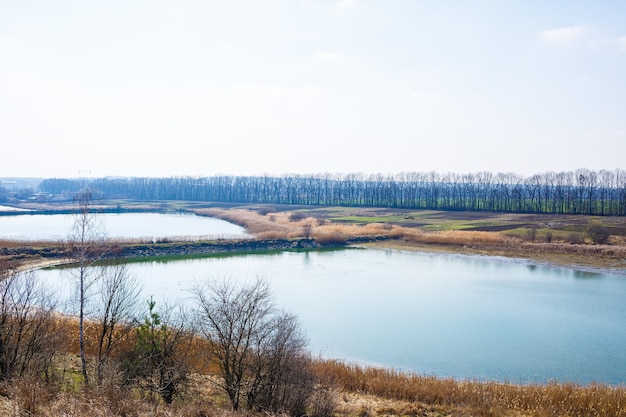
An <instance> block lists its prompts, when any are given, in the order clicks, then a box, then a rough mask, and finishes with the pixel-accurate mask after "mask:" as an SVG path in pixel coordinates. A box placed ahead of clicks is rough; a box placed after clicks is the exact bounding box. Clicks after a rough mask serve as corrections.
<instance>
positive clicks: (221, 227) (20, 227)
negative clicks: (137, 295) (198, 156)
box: [0, 213, 247, 240]
mask: <svg viewBox="0 0 626 417" xmlns="http://www.w3.org/2000/svg"><path fill="white" fill-rule="evenodd" d="M96 218H97V219H98V220H99V221H100V222H101V223H102V226H103V227H104V229H105V230H106V233H107V236H108V237H110V238H142V239H148V240H151V239H158V238H168V237H169V238H175V237H182V238H191V237H195V238H199V237H211V238H232V237H239V238H241V237H246V236H247V233H246V231H245V229H244V228H243V227H240V226H237V225H235V224H232V223H229V222H226V221H224V220H220V219H215V218H211V217H204V216H196V215H194V214H183V213H121V214H119V213H104V214H97V215H96ZM73 222H74V217H73V216H72V215H70V214H21V215H14V216H7V215H4V216H0V239H18V240H61V239H65V238H67V236H68V234H69V233H70V230H71V228H72V225H73Z"/></svg>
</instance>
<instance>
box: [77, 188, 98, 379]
mask: <svg viewBox="0 0 626 417" xmlns="http://www.w3.org/2000/svg"><path fill="white" fill-rule="evenodd" d="M75 202H76V206H77V210H76V213H75V216H74V225H73V228H72V231H71V232H70V236H69V238H68V243H69V247H70V250H71V256H72V258H73V259H74V261H75V262H76V264H77V267H76V269H74V270H70V271H72V272H71V273H72V275H73V276H74V278H75V279H76V282H77V286H78V288H77V301H78V309H79V312H78V339H79V349H80V361H81V369H82V374H83V380H84V382H85V384H88V383H89V377H88V374H87V361H86V358H85V314H86V305H87V299H88V294H89V289H90V288H91V287H92V286H93V285H94V283H95V282H96V281H97V279H98V276H97V274H94V273H93V272H94V271H93V270H92V268H91V267H92V266H93V264H94V263H95V262H96V261H97V260H98V259H100V258H101V257H102V256H103V254H104V251H103V248H104V245H103V241H104V240H105V236H106V235H105V233H104V230H103V226H102V224H101V222H100V220H99V219H98V217H97V213H95V211H94V209H93V192H92V191H91V190H90V189H89V188H87V189H83V190H82V191H80V192H79V193H78V194H77V195H76V197H75Z"/></svg>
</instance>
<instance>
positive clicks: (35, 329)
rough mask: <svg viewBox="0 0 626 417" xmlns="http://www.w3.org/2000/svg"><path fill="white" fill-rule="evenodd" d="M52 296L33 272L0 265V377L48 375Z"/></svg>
mask: <svg viewBox="0 0 626 417" xmlns="http://www.w3.org/2000/svg"><path fill="white" fill-rule="evenodd" d="M54 311H55V298H54V297H53V295H52V294H51V292H50V291H49V290H47V289H46V288H44V287H43V286H42V285H41V283H40V282H39V281H37V279H36V276H35V274H34V273H33V272H25V273H17V272H15V271H13V270H5V269H2V268H0V378H1V379H5V378H11V377H14V376H24V375H25V374H27V373H33V374H36V375H48V371H49V366H50V364H51V361H52V358H53V356H54V354H55V353H56V350H57V349H56V347H57V346H56V345H55V342H57V341H58V337H57V336H56V334H55V331H54V326H55V321H54V318H53V314H54Z"/></svg>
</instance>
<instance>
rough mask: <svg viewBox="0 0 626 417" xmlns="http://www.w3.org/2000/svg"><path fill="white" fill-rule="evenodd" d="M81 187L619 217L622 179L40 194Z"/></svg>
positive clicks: (44, 187) (176, 182) (222, 179)
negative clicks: (87, 188)
mask: <svg viewBox="0 0 626 417" xmlns="http://www.w3.org/2000/svg"><path fill="white" fill-rule="evenodd" d="M86 185H88V186H89V187H91V188H92V189H93V190H94V191H96V192H97V194H98V195H99V196H100V197H102V198H124V199H136V200H187V201H211V202H222V203H248V204H294V205H318V206H356V207H393V208H403V209H430V210H456V211H461V210H463V211H492V212H515V213H547V214H591V215H619V216H624V215H626V171H624V170H620V169H616V170H612V171H609V170H602V171H591V170H588V169H578V170H576V171H567V172H546V173H542V174H536V175H532V176H529V177H523V176H519V175H516V174H512V173H497V174H493V173H490V172H478V173H473V174H454V173H448V174H439V173H436V172H428V173H419V172H415V173H401V174H395V175H381V174H374V175H365V174H317V175H283V176H227V175H218V176H212V177H200V178H196V177H171V178H100V179H91V180H86V179H60V178H52V179H45V180H43V181H42V183H41V184H40V191H41V192H44V193H51V194H55V195H57V196H66V197H67V198H71V196H72V195H73V194H74V193H76V192H77V191H79V190H80V189H81V188H83V187H85V186H86Z"/></svg>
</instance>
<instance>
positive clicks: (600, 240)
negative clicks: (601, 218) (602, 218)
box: [587, 222, 610, 245]
mask: <svg viewBox="0 0 626 417" xmlns="http://www.w3.org/2000/svg"><path fill="white" fill-rule="evenodd" d="M587 236H589V238H590V239H591V241H592V242H593V243H595V244H599V245H602V244H605V243H607V242H608V241H609V236H610V233H609V230H608V229H607V228H606V226H604V225H603V224H601V223H597V222H594V223H591V224H590V225H589V226H587Z"/></svg>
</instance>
